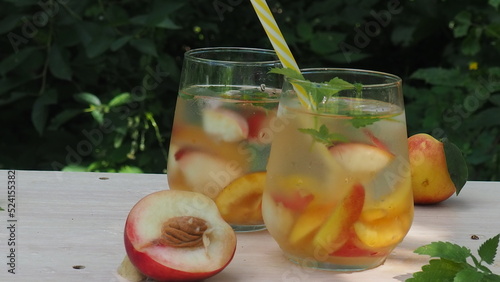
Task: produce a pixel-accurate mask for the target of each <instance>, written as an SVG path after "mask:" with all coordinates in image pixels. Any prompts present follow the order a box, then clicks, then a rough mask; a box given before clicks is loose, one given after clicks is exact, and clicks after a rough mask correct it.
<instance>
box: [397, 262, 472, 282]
mask: <svg viewBox="0 0 500 282" xmlns="http://www.w3.org/2000/svg"><path fill="white" fill-rule="evenodd" d="M463 267H464V266H463V264H461V263H457V262H454V261H451V260H447V259H433V260H430V261H429V264H427V265H424V266H422V271H419V272H415V273H414V274H413V277H412V278H409V279H407V280H406V282H428V281H453V279H454V278H455V276H456V274H457V273H458V272H460V271H461V270H462V269H463Z"/></svg>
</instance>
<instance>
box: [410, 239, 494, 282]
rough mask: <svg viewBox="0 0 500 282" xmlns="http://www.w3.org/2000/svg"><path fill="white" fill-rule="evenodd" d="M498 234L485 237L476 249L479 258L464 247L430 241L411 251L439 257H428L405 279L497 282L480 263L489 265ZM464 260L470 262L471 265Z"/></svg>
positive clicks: (422, 281)
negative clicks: (420, 269)
mask: <svg viewBox="0 0 500 282" xmlns="http://www.w3.org/2000/svg"><path fill="white" fill-rule="evenodd" d="M499 238H500V234H498V235H496V236H495V237H493V238H490V239H488V240H486V241H485V242H484V243H483V244H482V245H481V246H480V247H479V250H478V254H479V257H480V260H478V259H477V258H476V257H475V256H474V255H472V253H471V251H470V250H469V249H468V248H466V247H462V246H459V245H457V244H453V243H450V242H433V243H430V244H428V245H425V246H422V247H419V248H417V249H416V250H415V251H414V252H415V253H417V254H421V255H429V256H430V257H437V258H439V259H431V260H430V261H429V264H427V265H424V266H423V267H422V271H419V272H416V273H414V274H413V277H412V278H409V279H407V280H406V281H408V282H427V281H452V282H470V281H474V282H482V281H485V282H486V281H500V276H499V275H497V274H493V273H492V272H491V270H490V269H489V268H488V267H486V266H485V265H484V264H483V262H484V263H486V264H489V265H492V264H493V263H494V259H495V256H496V252H497V249H498V243H499ZM468 259H470V260H472V262H473V263H474V264H473V265H471V264H470V263H469V262H468Z"/></svg>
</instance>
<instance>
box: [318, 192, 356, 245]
mask: <svg viewBox="0 0 500 282" xmlns="http://www.w3.org/2000/svg"><path fill="white" fill-rule="evenodd" d="M364 201H365V189H364V187H363V186H362V185H361V184H359V183H357V184H354V185H352V187H351V188H350V190H349V191H348V193H347V195H346V196H345V198H344V199H343V200H342V201H341V202H340V203H339V204H338V205H337V206H336V207H335V209H334V210H333V212H332V213H331V214H330V216H329V217H328V219H327V220H326V222H325V223H324V224H323V225H322V226H321V228H320V229H319V231H318V232H317V233H316V235H315V236H314V239H313V244H314V245H315V246H316V247H319V248H322V249H324V250H326V251H327V252H328V253H332V252H334V251H336V250H338V249H339V248H340V247H342V246H343V245H344V244H345V243H346V242H347V240H348V239H349V229H350V228H351V226H352V225H353V224H354V222H356V221H357V220H358V218H359V216H360V215H361V211H362V210H363V204H364Z"/></svg>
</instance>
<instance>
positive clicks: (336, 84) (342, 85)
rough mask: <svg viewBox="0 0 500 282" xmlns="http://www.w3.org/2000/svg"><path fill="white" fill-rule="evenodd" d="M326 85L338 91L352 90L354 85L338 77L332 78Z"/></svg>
mask: <svg viewBox="0 0 500 282" xmlns="http://www.w3.org/2000/svg"><path fill="white" fill-rule="evenodd" d="M327 84H328V85H329V86H330V87H332V88H337V89H338V90H344V89H353V88H354V85H352V84H351V83H349V82H347V81H345V80H343V79H341V78H338V77H334V78H332V79H331V80H330V81H328V82H327Z"/></svg>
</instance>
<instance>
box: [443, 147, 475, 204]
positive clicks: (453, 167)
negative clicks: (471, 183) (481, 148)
mask: <svg viewBox="0 0 500 282" xmlns="http://www.w3.org/2000/svg"><path fill="white" fill-rule="evenodd" d="M441 142H443V148H444V154H445V157H446V165H447V166H448V173H449V174H450V178H451V181H453V184H454V185H455V189H456V194H457V195H458V194H459V193H460V191H461V190H462V188H463V187H464V185H465V183H466V182H467V178H468V176H469V171H468V168H467V163H466V162H465V158H464V156H463V154H462V152H461V151H460V149H459V148H458V147H457V146H456V145H455V144H453V143H451V142H450V141H449V140H448V139H447V138H443V139H442V140H441Z"/></svg>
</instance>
